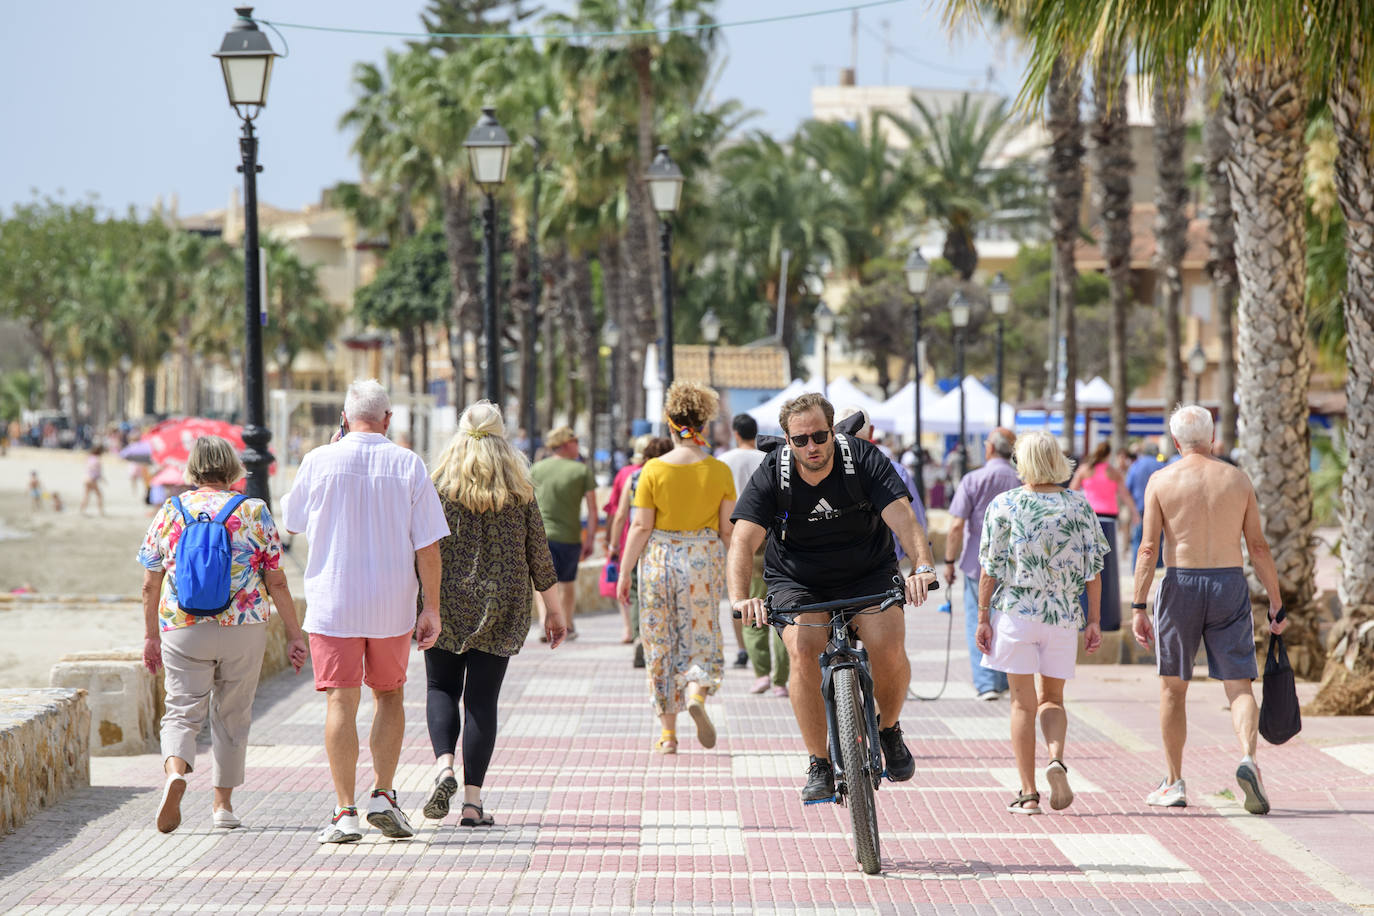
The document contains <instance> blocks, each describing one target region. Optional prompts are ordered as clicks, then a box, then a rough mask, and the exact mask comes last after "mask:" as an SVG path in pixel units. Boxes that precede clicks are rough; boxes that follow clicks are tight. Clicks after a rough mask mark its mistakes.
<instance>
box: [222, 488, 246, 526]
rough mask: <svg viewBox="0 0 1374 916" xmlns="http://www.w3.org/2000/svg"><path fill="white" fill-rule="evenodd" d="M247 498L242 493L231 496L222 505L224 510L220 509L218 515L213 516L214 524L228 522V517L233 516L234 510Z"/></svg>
mask: <svg viewBox="0 0 1374 916" xmlns="http://www.w3.org/2000/svg"><path fill="white" fill-rule="evenodd" d="M247 498H248V497H247V496H245V495H243V494H242V493H235V494H234V495H233V496H231V497H229V501H228V502H227V503H225V504H224V508H222V509H220V510H219V514H218V515H216V516H215V524H217V525H223V524H224V523H225V522H227V521H229V516H231V515H233V514H234V510H235V509H237V508H238V507H239V505H240V504H242V502H243V501H244V500H245V499H247Z"/></svg>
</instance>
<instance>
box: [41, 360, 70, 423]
mask: <svg viewBox="0 0 1374 916" xmlns="http://www.w3.org/2000/svg"><path fill="white" fill-rule="evenodd" d="M38 354H39V356H41V357H42V359H43V385H44V389H45V390H44V391H43V403H44V404H45V405H46V406H47V408H48V410H61V409H62V378H61V376H59V375H58V374H57V355H56V354H55V353H54V352H53V349H52V347H40V348H39V350H38ZM72 419H73V420H75V419H76V418H75V417H73V418H72Z"/></svg>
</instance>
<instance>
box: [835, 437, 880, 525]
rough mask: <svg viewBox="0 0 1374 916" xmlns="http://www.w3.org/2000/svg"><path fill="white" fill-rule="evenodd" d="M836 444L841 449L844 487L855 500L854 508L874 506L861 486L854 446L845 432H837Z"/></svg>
mask: <svg viewBox="0 0 1374 916" xmlns="http://www.w3.org/2000/svg"><path fill="white" fill-rule="evenodd" d="M835 444H836V445H837V446H839V451H840V469H841V470H842V471H843V472H844V488H845V491H846V492H848V493H849V498H850V499H851V500H853V505H854V508H856V509H867V508H869V507H870V506H872V503H870V502H869V501H868V496H867V495H866V494H865V493H864V491H863V487H861V486H859V471H858V468H857V467H856V466H855V464H854V447H853V445H852V444H851V443H850V441H849V437H848V436H846V435H845V434H844V433H836V434H835Z"/></svg>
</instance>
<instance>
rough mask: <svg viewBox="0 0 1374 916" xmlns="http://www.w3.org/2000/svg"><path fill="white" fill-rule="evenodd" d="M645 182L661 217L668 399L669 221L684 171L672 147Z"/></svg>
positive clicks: (662, 370)
mask: <svg viewBox="0 0 1374 916" xmlns="http://www.w3.org/2000/svg"><path fill="white" fill-rule="evenodd" d="M644 181H645V182H646V183H647V184H648V185H649V197H650V199H651V200H652V202H653V205H654V210H655V211H656V212H657V213H658V253H659V257H660V259H661V260H662V268H661V269H662V273H663V277H662V279H663V352H662V354H660V356H659V361H658V362H659V371H658V375H659V383H660V385H661V386H662V388H663V393H664V395H665V396H666V395H667V394H668V386H669V385H671V384H672V383H673V226H672V223H670V222H669V221H668V218H669V217H670V216H672V215H673V214H674V213H676V212H677V207H678V204H679V203H680V202H681V201H682V184H683V177H682V169H680V168H678V167H677V164H676V163H675V162H673V160H672V159H671V158H670V157H669V156H668V147H666V146H660V147H659V148H658V155H656V156H654V161H653V162H652V163H650V164H649V170H648V171H647V172H646V173H645V175H644Z"/></svg>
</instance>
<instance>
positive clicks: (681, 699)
mask: <svg viewBox="0 0 1374 916" xmlns="http://www.w3.org/2000/svg"><path fill="white" fill-rule="evenodd" d="M719 407H720V399H719V398H718V397H717V395H716V393H715V392H714V391H712V390H711V389H710V388H707V387H706V386H705V385H699V384H697V383H695V382H674V383H673V384H672V386H671V387H669V389H668V393H667V395H666V397H665V398H664V403H663V412H664V415H665V417H666V418H667V420H668V427H669V429H670V430H671V431H672V439H673V443H674V444H673V449H672V451H670V452H668V454H666V455H664V456H662V457H661V458H655V459H653V460H652V461H649V462H647V463H645V465H644V467H643V468H642V469H641V470H640V472H639V484H638V486H637V488H636V489H635V495H634V512H633V515H632V517H631V519H630V533H629V535H628V537H627V538H626V542H625V552H624V554H623V556H622V563H621V569H622V570H629V569H635V568H636V564H638V575H639V602H640V610H639V632H640V637H641V638H642V640H643V642H644V659H645V663H646V667H647V668H648V669H649V684H650V687H651V688H652V691H653V703H654V712H655V713H657V714H658V717H659V719H660V721H661V722H662V726H663V729H662V732H661V733H660V734H659V737H658V740H657V741H656V742H654V749H655V750H656V751H658V752H659V753H660V754H675V753H677V717H678V713H680V712H682V711H683V710H684V709H685V710H686V711H687V712H688V713H689V714H690V715H691V717H692V719H693V721H694V722H695V723H696V729H697V739H698V740H699V741H700V742H701V745H702V747H714V746H715V743H716V729H715V725H714V724H713V723H712V722H711V717H710V716H709V715H708V714H707V712H706V702H705V701H706V697H707V696H709V695H710V694H713V693H715V692H716V690H717V689H719V687H720V680H721V672H722V669H723V667H724V664H725V659H724V656H723V651H724V650H723V648H722V643H721V634H720V605H721V601H722V600H723V599H724V598H725V551H726V548H728V547H729V545H730V530H731V525H730V513H731V512H732V511H733V510H734V508H735V480H734V477H733V476H732V475H731V474H730V468H729V467H728V466H727V465H726V464H725V463H724V462H722V461H717V460H716V459H715V458H712V457H711V453H710V451H709V450H708V447H707V445H706V439H705V437H704V435H703V433H704V431H705V428H706V424H707V423H709V422H710V421H711V420H712V419H713V418H714V417H715V416H716V413H717V411H718V410H719ZM616 597H617V598H619V599H620V600H621V601H622V602H624V601H628V600H629V597H630V577H629V576H627V575H624V574H623V573H622V575H621V576H620V580H619V582H617V583H616Z"/></svg>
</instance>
